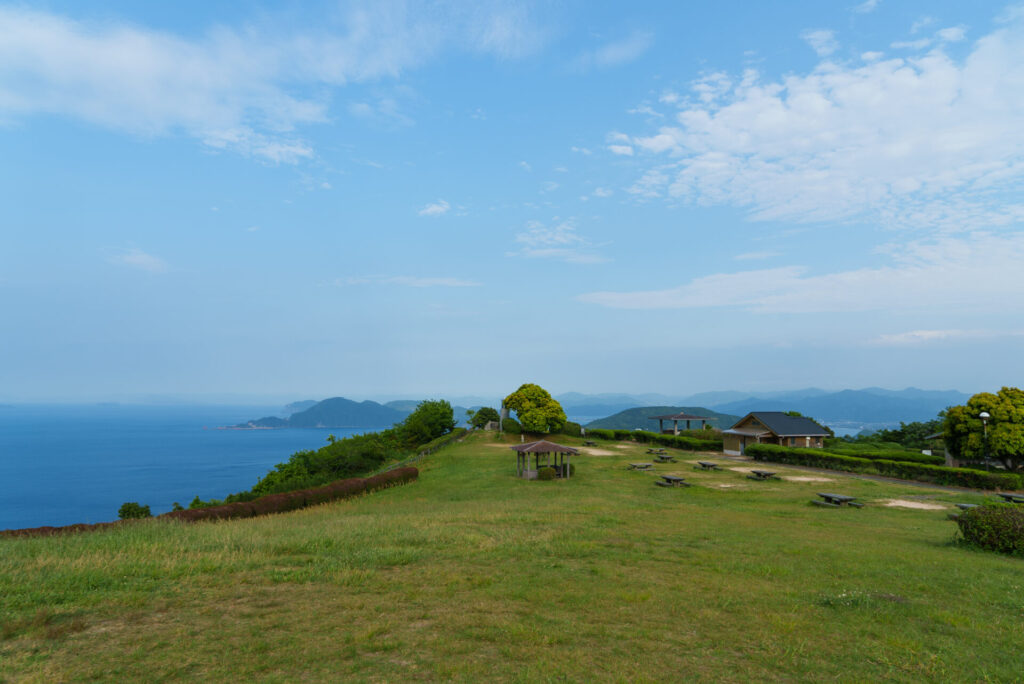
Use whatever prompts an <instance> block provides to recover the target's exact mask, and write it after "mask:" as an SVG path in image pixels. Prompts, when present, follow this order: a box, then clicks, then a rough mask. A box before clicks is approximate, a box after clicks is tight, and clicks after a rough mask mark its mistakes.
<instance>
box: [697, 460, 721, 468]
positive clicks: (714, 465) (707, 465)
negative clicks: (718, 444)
mask: <svg viewBox="0 0 1024 684" xmlns="http://www.w3.org/2000/svg"><path fill="white" fill-rule="evenodd" d="M698 468H699V469H700V470H721V469H722V468H721V466H719V465H718V464H717V463H712V462H711V461H697V465H696V466H694V468H693V469H694V470H697V469H698Z"/></svg>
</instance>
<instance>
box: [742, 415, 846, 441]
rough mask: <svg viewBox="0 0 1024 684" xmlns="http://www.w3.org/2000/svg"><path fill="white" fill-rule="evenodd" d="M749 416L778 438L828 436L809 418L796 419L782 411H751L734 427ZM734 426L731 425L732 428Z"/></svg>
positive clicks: (823, 429)
mask: <svg viewBox="0 0 1024 684" xmlns="http://www.w3.org/2000/svg"><path fill="white" fill-rule="evenodd" d="M750 416H753V417H754V418H757V419H758V420H759V421H761V423H762V424H763V425H764V426H765V427H766V428H768V429H769V430H771V431H772V432H774V433H775V434H776V435H778V436H779V437H798V436H799V437H804V436H808V437H827V436H828V431H826V430H825V428H823V427H821V426H820V425H818V424H817V423H815V422H814V421H813V420H811V419H810V418H804V417H803V416H801V417H799V418H798V417H797V416H790V415H787V414H785V413H783V412H782V411H752V412H751V413H749V414H748V415H747V416H745V417H744V418H743V419H741V420H740V421H739V423H736V425H739V424H740V423H742V422H743V421H744V420H746V419H747V418H748V417H750ZM736 425H733V428H735V427H736Z"/></svg>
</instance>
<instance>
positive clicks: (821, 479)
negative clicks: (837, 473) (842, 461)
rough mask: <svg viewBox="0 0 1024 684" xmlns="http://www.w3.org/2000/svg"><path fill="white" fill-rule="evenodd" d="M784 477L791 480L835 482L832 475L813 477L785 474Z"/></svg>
mask: <svg viewBox="0 0 1024 684" xmlns="http://www.w3.org/2000/svg"><path fill="white" fill-rule="evenodd" d="M782 479H783V480H789V481H790V482H835V480H833V479H832V478H831V477H812V476H811V475H783V476H782Z"/></svg>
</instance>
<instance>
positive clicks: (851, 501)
mask: <svg viewBox="0 0 1024 684" xmlns="http://www.w3.org/2000/svg"><path fill="white" fill-rule="evenodd" d="M818 496H820V497H821V498H822V499H823V501H818V500H817V499H815V500H814V501H811V503H812V504H814V505H815V506H827V507H829V508H839V507H841V506H853V507H854V508H864V504H862V503H859V502H858V501H857V497H855V496H845V495H843V494H829V493H826V492H818Z"/></svg>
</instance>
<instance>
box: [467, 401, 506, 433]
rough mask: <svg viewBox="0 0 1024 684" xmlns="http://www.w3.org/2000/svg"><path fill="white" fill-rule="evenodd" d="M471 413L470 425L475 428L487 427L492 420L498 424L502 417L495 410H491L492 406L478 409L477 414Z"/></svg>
mask: <svg viewBox="0 0 1024 684" xmlns="http://www.w3.org/2000/svg"><path fill="white" fill-rule="evenodd" d="M469 413H470V418H469V424H470V425H472V426H473V427H475V428H482V427H483V426H484V425H487V423H489V422H491V421H492V420H493V421H495V422H497V421H498V419H499V418H500V417H501V416H499V415H498V412H497V411H496V410H495V409H493V408H491V407H490V406H481V407H480V408H479V409H477V412H476V413H473V412H472V411H470V412H469Z"/></svg>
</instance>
